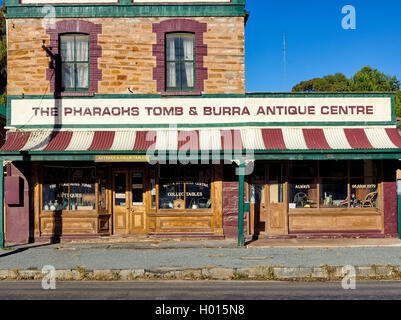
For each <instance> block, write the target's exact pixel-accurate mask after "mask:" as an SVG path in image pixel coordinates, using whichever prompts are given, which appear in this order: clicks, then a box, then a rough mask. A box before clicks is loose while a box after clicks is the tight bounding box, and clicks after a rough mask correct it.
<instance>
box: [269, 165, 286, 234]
mask: <svg viewBox="0 0 401 320" xmlns="http://www.w3.org/2000/svg"><path fill="white" fill-rule="evenodd" d="M284 170H285V166H284V163H272V164H270V165H269V166H268V168H267V197H268V204H267V210H266V213H267V216H266V222H267V223H266V229H267V230H266V231H267V234H268V235H285V234H288V218H287V207H286V203H287V199H286V198H287V190H286V189H287V186H286V184H285V183H284V177H285V175H284Z"/></svg>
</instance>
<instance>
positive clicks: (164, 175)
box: [160, 165, 185, 179]
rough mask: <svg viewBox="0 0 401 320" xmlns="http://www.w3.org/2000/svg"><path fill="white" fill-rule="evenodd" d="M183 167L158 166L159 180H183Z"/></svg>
mask: <svg viewBox="0 0 401 320" xmlns="http://www.w3.org/2000/svg"><path fill="white" fill-rule="evenodd" d="M184 170H185V166H169V165H161V166H160V178H161V179H173V178H175V179H183V178H184V176H185V171H184Z"/></svg>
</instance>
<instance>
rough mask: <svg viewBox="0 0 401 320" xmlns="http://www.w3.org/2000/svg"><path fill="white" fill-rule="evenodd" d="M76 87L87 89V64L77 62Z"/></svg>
mask: <svg viewBox="0 0 401 320" xmlns="http://www.w3.org/2000/svg"><path fill="white" fill-rule="evenodd" d="M76 81H77V88H84V89H87V88H88V87H89V65H88V64H86V63H77V79H76Z"/></svg>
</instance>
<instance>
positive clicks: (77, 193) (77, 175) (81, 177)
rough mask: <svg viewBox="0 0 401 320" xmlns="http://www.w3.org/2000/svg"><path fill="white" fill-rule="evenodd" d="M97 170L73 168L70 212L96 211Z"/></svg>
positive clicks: (92, 168)
mask: <svg viewBox="0 0 401 320" xmlns="http://www.w3.org/2000/svg"><path fill="white" fill-rule="evenodd" d="M95 194H96V193H95V168H94V167H86V168H85V167H79V168H71V184H70V210H72V211H75V210H78V211H79V210H95V209H96V205H95V204H96V196H95Z"/></svg>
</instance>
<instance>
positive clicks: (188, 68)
mask: <svg viewBox="0 0 401 320" xmlns="http://www.w3.org/2000/svg"><path fill="white" fill-rule="evenodd" d="M181 79H182V87H183V88H184V89H185V88H193V87H194V64H193V63H191V62H186V63H185V64H184V68H182V69H181Z"/></svg>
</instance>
